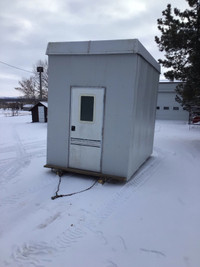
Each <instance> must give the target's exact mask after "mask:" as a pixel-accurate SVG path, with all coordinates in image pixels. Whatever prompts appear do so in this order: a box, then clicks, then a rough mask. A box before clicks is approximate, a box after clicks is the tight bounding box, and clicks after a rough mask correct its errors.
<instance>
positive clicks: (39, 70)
mask: <svg viewBox="0 0 200 267" xmlns="http://www.w3.org/2000/svg"><path fill="white" fill-rule="evenodd" d="M37 72H39V81H40V101H41V100H42V72H43V67H37Z"/></svg>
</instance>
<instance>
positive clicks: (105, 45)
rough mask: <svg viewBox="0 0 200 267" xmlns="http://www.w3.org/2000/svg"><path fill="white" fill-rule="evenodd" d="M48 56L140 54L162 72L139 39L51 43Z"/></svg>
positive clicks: (47, 51)
mask: <svg viewBox="0 0 200 267" xmlns="http://www.w3.org/2000/svg"><path fill="white" fill-rule="evenodd" d="M46 54H47V55H86V54H87V55H88V54H90V55H100V54H139V55H141V56H142V57H143V58H144V59H145V60H146V61H147V62H149V63H150V64H151V65H152V66H153V67H154V68H155V69H156V70H157V71H159V72H160V65H159V64H158V62H157V61H156V60H155V59H154V58H153V57H152V55H151V54H150V53H149V52H148V51H147V50H146V48H145V47H144V46H143V45H142V44H141V43H140V41H139V40H138V39H126V40H103V41H83V42H50V43H48V46H47V50H46Z"/></svg>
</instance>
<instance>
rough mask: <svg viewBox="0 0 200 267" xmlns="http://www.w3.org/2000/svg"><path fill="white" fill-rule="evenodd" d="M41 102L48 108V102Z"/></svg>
mask: <svg viewBox="0 0 200 267" xmlns="http://www.w3.org/2000/svg"><path fill="white" fill-rule="evenodd" d="M39 103H41V104H42V105H43V106H45V107H46V108H48V102H44V101H42V102H39Z"/></svg>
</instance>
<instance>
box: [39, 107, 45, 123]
mask: <svg viewBox="0 0 200 267" xmlns="http://www.w3.org/2000/svg"><path fill="white" fill-rule="evenodd" d="M38 119H39V122H45V119H44V107H43V106H38Z"/></svg>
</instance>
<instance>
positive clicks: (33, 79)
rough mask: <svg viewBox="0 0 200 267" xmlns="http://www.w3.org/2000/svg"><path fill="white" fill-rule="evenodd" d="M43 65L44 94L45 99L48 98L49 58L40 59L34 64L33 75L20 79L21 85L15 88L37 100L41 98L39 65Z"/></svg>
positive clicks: (25, 95)
mask: <svg viewBox="0 0 200 267" xmlns="http://www.w3.org/2000/svg"><path fill="white" fill-rule="evenodd" d="M38 66H40V67H43V70H44V71H43V72H42V77H41V78H42V96H43V99H47V95H48V63H47V60H44V61H42V60H39V61H38V62H37V63H36V64H35V65H34V66H33V75H31V76H30V78H22V80H21V81H19V87H16V88H15V89H16V90H18V91H20V92H22V93H23V95H24V97H27V98H30V99H33V100H37V99H39V95H40V82H39V74H38V72H37V67H38Z"/></svg>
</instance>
